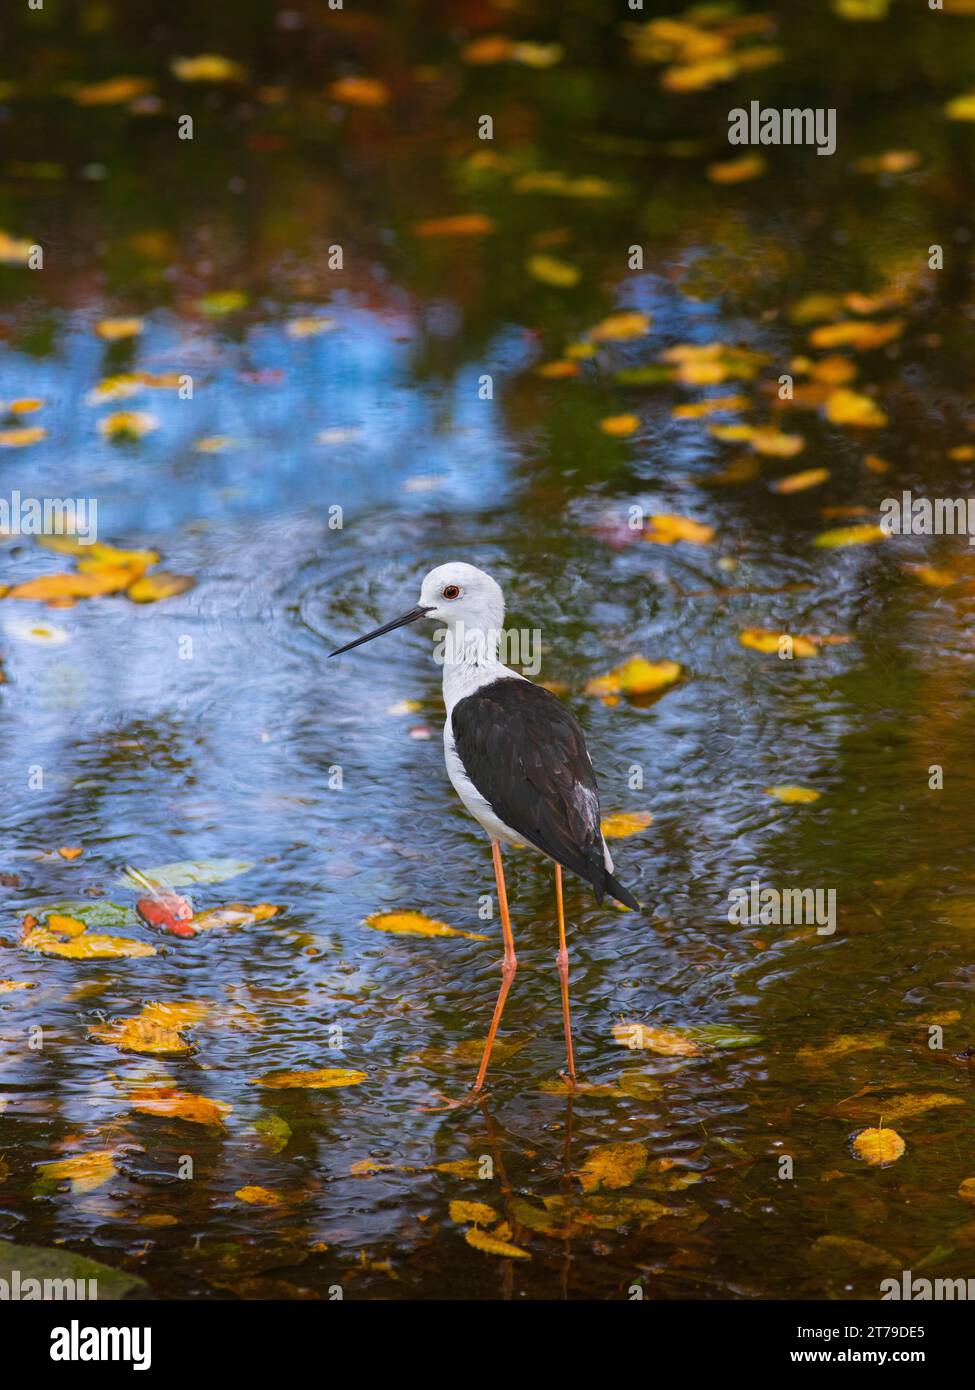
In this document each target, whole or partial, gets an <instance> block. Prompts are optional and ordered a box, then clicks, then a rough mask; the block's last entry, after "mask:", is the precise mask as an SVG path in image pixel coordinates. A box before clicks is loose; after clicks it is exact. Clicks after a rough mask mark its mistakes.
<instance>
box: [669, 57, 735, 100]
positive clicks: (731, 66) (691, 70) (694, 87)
mask: <svg viewBox="0 0 975 1390" xmlns="http://www.w3.org/2000/svg"><path fill="white" fill-rule="evenodd" d="M737 71H738V64H737V63H736V62H735V60H734V59H733V58H709V59H706V60H705V61H704V62H700V63H675V64H674V65H673V66H672V67H669V68H666V69H665V70H664V72H663V75H662V76H661V78H660V85H661V87H663V89H664V91H665V92H703V91H704V90H706V88H708V87H713V86H714V84H715V83H716V82H728V81H730V80H731V78H732V77H734V76H735V74H736V73H737Z"/></svg>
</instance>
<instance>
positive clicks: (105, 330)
mask: <svg viewBox="0 0 975 1390" xmlns="http://www.w3.org/2000/svg"><path fill="white" fill-rule="evenodd" d="M144 327H145V324H144V323H143V321H142V319H100V320H99V321H98V323H96V324H95V332H96V333H97V334H98V336H99V338H104V339H105V341H106V342H107V343H117V342H121V340H122V339H123V338H137V337H138V336H139V334H140V333H141V332H142V330H143V328H144Z"/></svg>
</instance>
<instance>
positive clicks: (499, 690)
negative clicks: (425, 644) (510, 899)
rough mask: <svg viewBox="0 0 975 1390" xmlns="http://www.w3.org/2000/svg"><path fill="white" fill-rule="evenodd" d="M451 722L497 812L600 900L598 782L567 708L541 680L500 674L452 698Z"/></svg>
mask: <svg viewBox="0 0 975 1390" xmlns="http://www.w3.org/2000/svg"><path fill="white" fill-rule="evenodd" d="M451 727H452V729H453V734H454V742H455V744H456V747H457V753H458V755H459V757H460V760H461V762H462V763H463V764H464V770H465V772H466V773H467V775H468V777H469V778H470V779H471V781H472V782H473V783H474V785H475V787H476V788H477V790H478V791H479V792H480V793H481V795H482V796H483V797H484V798H485V800H486V801H487V802H488V803H489V804H490V806H491V809H492V810H493V811H494V813H495V815H496V816H497V817H498V819H499V820H502V821H504V823H505V825H509V826H510V827H511V829H512V830H514V831H515V832H516V833H517V834H518V836H519V838H520V839H523V840H525V841H526V842H527V843H528V844H531V845H534V846H535V848H536V849H540V850H541V851H542V853H543V854H547V855H548V856H549V857H550V858H552V859H555V860H557V861H558V863H560V864H562V865H564V866H565V868H567V869H571V870H572V871H573V873H577V874H579V876H580V877H581V878H584V879H586V881H587V882H589V883H591V884H592V885H593V887H594V888H595V890H596V897H597V899H598V900H599V901H601V900H602V897H603V893H604V891H605V890H606V888H607V886H608V885H607V881H606V880H607V874H606V867H605V861H604V859H603V841H602V834H601V832H600V829H599V789H598V787H597V785H596V774H595V773H594V771H593V767H592V762H591V760H590V758H589V753H588V751H587V749H586V743H585V739H584V738H583V735H582V730H581V729H580V728H579V725H578V723H577V722H576V720H575V718H574V717H573V715H572V714H571V713H570V711H569V710H567V709H566V707H565V706H564V705H563V704H562V703H561V701H559V700H557V699H556V698H555V696H554V695H552V694H551V693H550V692H549V691H548V690H545V689H543V687H542V686H540V685H532V683H531V681H526V680H515V679H504V680H498V681H494V682H492V684H490V685H485V686H483V687H482V688H481V689H480V690H478V691H476V692H475V693H474V694H473V695H468V696H466V697H465V698H464V699H463V700H459V701H458V702H457V704H456V705H455V706H454V710H453V715H452V720H451ZM610 891H612V889H610Z"/></svg>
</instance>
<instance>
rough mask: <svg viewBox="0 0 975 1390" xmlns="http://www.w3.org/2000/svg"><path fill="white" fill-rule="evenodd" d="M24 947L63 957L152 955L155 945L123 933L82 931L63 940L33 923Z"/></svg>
mask: <svg viewBox="0 0 975 1390" xmlns="http://www.w3.org/2000/svg"><path fill="white" fill-rule="evenodd" d="M21 945H22V946H23V947H24V949H25V950H28V951H38V952H39V953H40V954H41V955H42V956H62V957H64V958H65V959H67V960H120V959H122V958H123V957H127V956H154V955H155V954H156V948H155V946H150V945H149V944H148V942H145V941H131V940H129V939H128V938H127V937H124V936H103V935H100V934H98V933H95V932H85V933H84V934H83V935H81V936H74V937H71V938H69V939H68V940H67V941H65V940H63V939H62V938H61V937H59V936H56V935H55V934H54V932H53V931H47V930H45V928H43V927H35V928H34V930H33V931H29V932H28V933H27V935H26V936H25V937H24V939H23V941H22V942H21Z"/></svg>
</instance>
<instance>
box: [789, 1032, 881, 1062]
mask: <svg viewBox="0 0 975 1390" xmlns="http://www.w3.org/2000/svg"><path fill="white" fill-rule="evenodd" d="M886 1046H887V1034H886V1033H841V1034H840V1035H839V1036H838V1037H835V1038H833V1039H831V1041H830V1042H828V1043H824V1044H823V1046H822V1047H800V1049H799V1051H798V1052H797V1053H796V1060H797V1061H799V1062H801V1063H802V1064H803V1066H807V1067H826V1066H830V1065H832V1063H833V1062H835V1061H836V1060H837V1059H838V1058H840V1057H847V1056H849V1054H850V1053H851V1052H877V1051H880V1050H881V1049H882V1048H885V1047H886Z"/></svg>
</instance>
